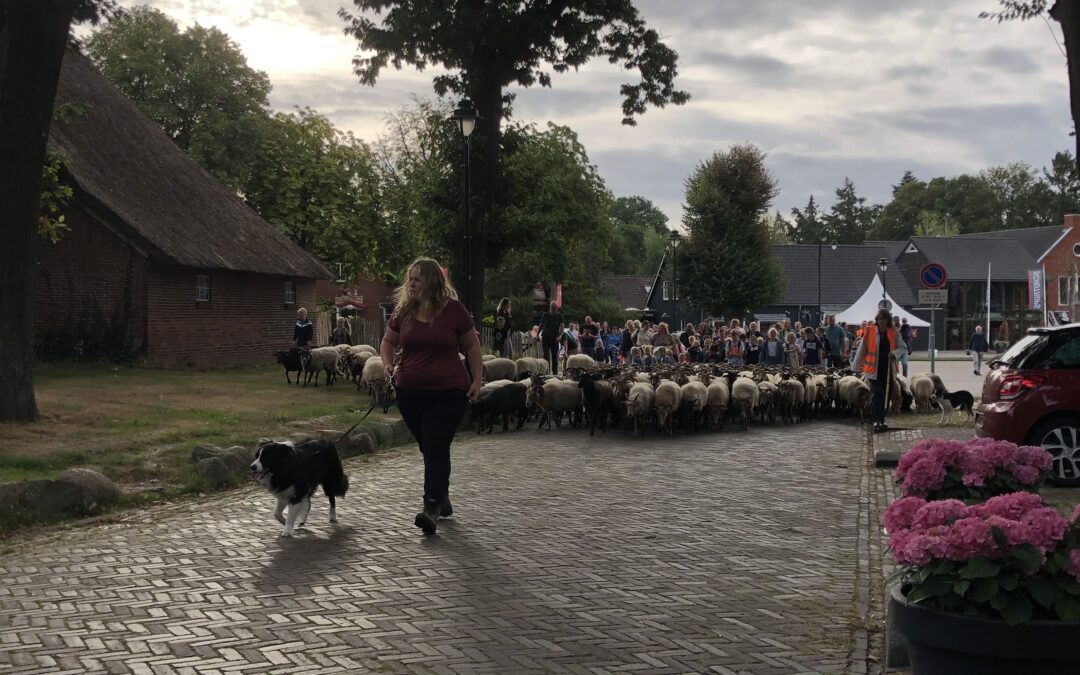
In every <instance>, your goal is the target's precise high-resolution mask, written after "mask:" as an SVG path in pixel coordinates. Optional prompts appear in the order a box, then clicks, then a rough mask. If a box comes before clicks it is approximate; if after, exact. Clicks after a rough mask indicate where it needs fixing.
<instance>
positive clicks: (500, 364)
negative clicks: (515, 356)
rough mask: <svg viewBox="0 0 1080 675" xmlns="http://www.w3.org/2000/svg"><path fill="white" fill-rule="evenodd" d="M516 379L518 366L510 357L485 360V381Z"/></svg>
mask: <svg viewBox="0 0 1080 675" xmlns="http://www.w3.org/2000/svg"><path fill="white" fill-rule="evenodd" d="M516 379H517V366H516V365H515V364H514V362H513V361H511V360H510V359H500V358H493V359H491V360H489V361H484V382H494V381H495V380H516Z"/></svg>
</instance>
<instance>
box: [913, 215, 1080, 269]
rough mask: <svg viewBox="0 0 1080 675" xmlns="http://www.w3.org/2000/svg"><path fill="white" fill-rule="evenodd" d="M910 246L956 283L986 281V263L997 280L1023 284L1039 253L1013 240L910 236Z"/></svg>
mask: <svg viewBox="0 0 1080 675" xmlns="http://www.w3.org/2000/svg"><path fill="white" fill-rule="evenodd" d="M1039 229H1042V228H1039ZM1059 234H1060V233H1059ZM910 243H912V244H914V245H915V248H917V249H918V250H919V252H920V253H922V254H923V256H924V257H926V259H927V260H929V261H931V262H936V263H939V264H941V265H942V266H943V267H944V268H945V271H946V273H947V274H948V275H949V279H950V280H955V281H983V280H985V279H986V271H987V265H988V264H989V265H990V268H991V276H992V277H993V279H994V280H996V281H1026V280H1027V272H1028V270H1032V269H1037V268H1038V266H1039V265H1038V263H1037V262H1036V257H1037V255H1038V254H1035V255H1033V254H1032V253H1031V252H1030V251H1029V250H1028V248H1027V247H1025V246H1024V245H1023V244H1022V243H1021V241H1020V240H1018V239H1013V238H1006V237H912V238H911V240H910Z"/></svg>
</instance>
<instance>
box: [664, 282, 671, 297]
mask: <svg viewBox="0 0 1080 675" xmlns="http://www.w3.org/2000/svg"><path fill="white" fill-rule="evenodd" d="M670 299H671V292H670V291H669V290H668V282H666V281H665V282H664V300H665V301H667V300H670Z"/></svg>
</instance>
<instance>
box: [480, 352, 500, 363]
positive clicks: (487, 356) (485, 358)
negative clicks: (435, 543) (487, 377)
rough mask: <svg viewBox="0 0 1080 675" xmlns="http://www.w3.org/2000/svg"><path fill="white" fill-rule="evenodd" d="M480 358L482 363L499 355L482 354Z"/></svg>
mask: <svg viewBox="0 0 1080 675" xmlns="http://www.w3.org/2000/svg"><path fill="white" fill-rule="evenodd" d="M480 358H481V359H482V360H483V361H484V363H487V362H488V361H494V360H495V359H497V358H499V357H497V356H495V355H494V354H484V355H483V356H481V357H480Z"/></svg>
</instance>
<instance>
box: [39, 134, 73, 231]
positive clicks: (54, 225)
mask: <svg viewBox="0 0 1080 675" xmlns="http://www.w3.org/2000/svg"><path fill="white" fill-rule="evenodd" d="M60 165H61V160H60V155H59V154H57V153H56V152H55V151H53V149H52V148H46V150H45V163H44V164H43V165H42V167H41V214H40V215H39V216H38V234H39V235H41V238H42V239H45V240H46V241H48V242H51V243H53V244H55V243H56V242H58V241H60V237H62V236H64V233H65V232H67V231H68V229H69V228H68V226H67V223H66V222H64V215H63V214H62V213H61V212H60V211H61V210H62V209H63V208H64V205H65V204H67V201H68V200H69V199H71V195H72V194H73V191H72V189H71V186H70V185H67V184H65V183H63V182H61V181H60Z"/></svg>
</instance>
